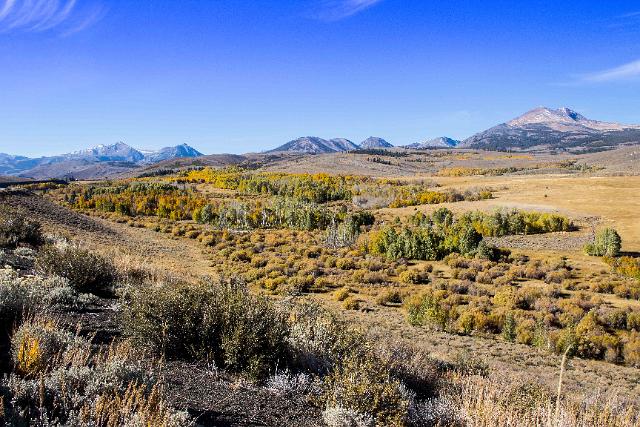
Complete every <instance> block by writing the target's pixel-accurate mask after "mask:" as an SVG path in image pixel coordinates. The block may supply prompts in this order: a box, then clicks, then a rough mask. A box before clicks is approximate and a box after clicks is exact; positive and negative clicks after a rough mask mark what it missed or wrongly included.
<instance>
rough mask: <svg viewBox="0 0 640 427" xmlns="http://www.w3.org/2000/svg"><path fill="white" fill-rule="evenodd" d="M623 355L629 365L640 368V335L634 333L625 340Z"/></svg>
mask: <svg viewBox="0 0 640 427" xmlns="http://www.w3.org/2000/svg"><path fill="white" fill-rule="evenodd" d="M622 354H623V356H624V362H625V363H626V364H627V365H629V366H633V367H634V368H640V333H638V332H632V333H631V334H630V335H629V337H628V338H627V339H626V340H625V343H624V348H623V350H622Z"/></svg>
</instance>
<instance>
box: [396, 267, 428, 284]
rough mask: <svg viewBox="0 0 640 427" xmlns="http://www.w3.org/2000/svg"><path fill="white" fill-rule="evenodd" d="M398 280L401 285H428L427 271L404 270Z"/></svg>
mask: <svg viewBox="0 0 640 427" xmlns="http://www.w3.org/2000/svg"><path fill="white" fill-rule="evenodd" d="M398 280H400V281H401V282H402V283H407V284H411V285H420V284H425V283H429V273H428V272H427V271H419V270H415V269H413V270H406V271H403V272H402V273H400V274H399V275H398Z"/></svg>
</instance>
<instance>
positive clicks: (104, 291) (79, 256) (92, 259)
mask: <svg viewBox="0 0 640 427" xmlns="http://www.w3.org/2000/svg"><path fill="white" fill-rule="evenodd" d="M36 271H38V272H39V273H40V274H42V275H49V276H51V275H54V276H59V277H63V278H65V279H67V280H68V281H69V284H70V285H71V287H73V289H75V290H76V291H77V292H79V293H90V294H95V295H103V296H105V295H110V294H112V292H113V286H114V283H115V281H116V279H117V277H116V276H117V275H116V269H115V266H114V265H113V263H112V262H111V261H109V260H108V259H107V258H105V257H103V256H101V255H99V254H97V253H94V252H91V251H88V250H86V249H83V248H81V247H78V246H75V245H71V244H61V245H47V246H45V247H43V248H42V249H41V250H40V252H39V253H38V257H37V258H36Z"/></svg>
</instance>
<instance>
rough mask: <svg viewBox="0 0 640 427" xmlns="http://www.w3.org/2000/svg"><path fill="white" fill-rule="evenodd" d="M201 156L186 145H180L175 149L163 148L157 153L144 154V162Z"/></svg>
mask: <svg viewBox="0 0 640 427" xmlns="http://www.w3.org/2000/svg"><path fill="white" fill-rule="evenodd" d="M202 155H203V154H202V153H201V152H199V151H198V150H196V149H195V148H193V147H191V146H189V145H187V144H181V145H176V146H175V147H165V148H161V149H160V150H158V151H154V152H151V153H146V154H145V155H144V162H145V163H159V162H163V161H165V160H170V159H177V158H181V157H200V156H202Z"/></svg>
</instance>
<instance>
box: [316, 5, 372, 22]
mask: <svg viewBox="0 0 640 427" xmlns="http://www.w3.org/2000/svg"><path fill="white" fill-rule="evenodd" d="M382 1H383V0H322V1H321V6H320V11H319V12H318V13H317V14H316V18H318V19H321V20H323V21H339V20H341V19H345V18H348V17H350V16H353V15H355V14H357V13H360V12H362V11H364V10H365V9H368V8H370V7H372V6H374V5H376V4H378V3H381V2H382Z"/></svg>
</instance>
